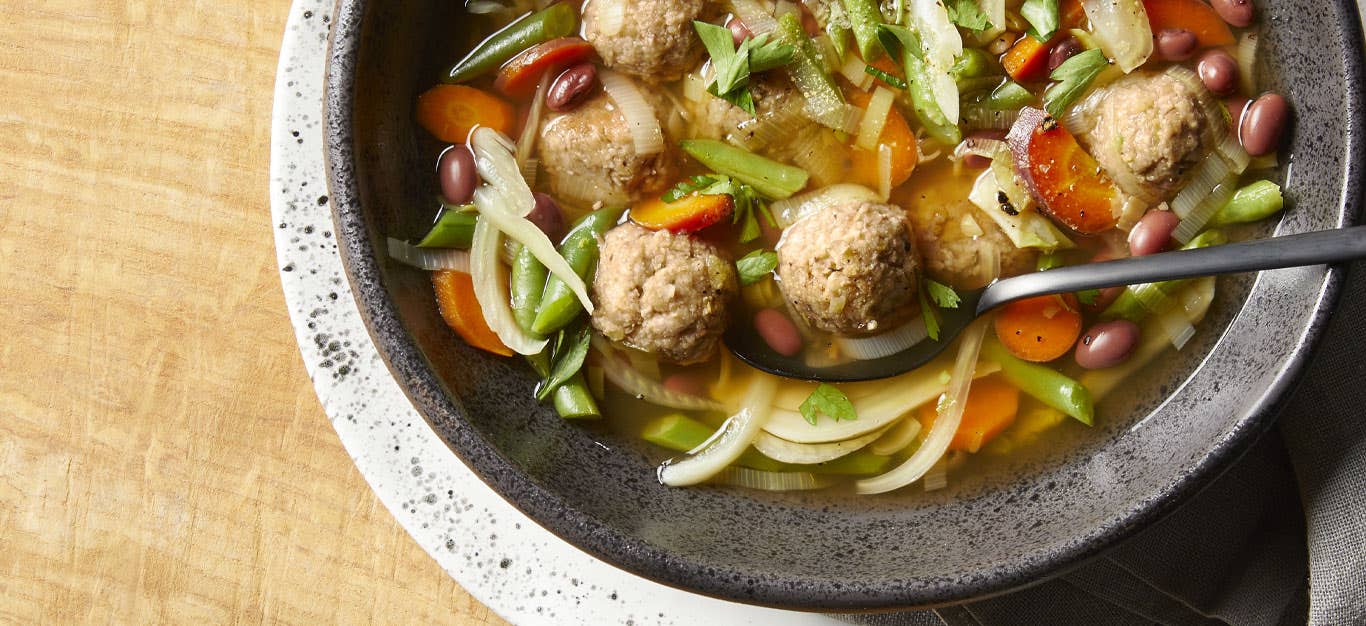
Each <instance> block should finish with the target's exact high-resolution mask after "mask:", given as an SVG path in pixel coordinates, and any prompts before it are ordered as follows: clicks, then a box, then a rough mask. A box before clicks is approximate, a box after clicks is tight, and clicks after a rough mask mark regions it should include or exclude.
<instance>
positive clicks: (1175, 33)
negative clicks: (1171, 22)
mask: <svg viewBox="0 0 1366 626" xmlns="http://www.w3.org/2000/svg"><path fill="white" fill-rule="evenodd" d="M1156 38H1157V52H1158V54H1161V55H1162V58H1164V59H1166V60H1168V61H1185V60H1186V59H1189V58H1191V55H1192V54H1195V48H1196V46H1197V45H1199V43H1200V41H1199V40H1198V39H1196V37H1195V33H1192V32H1190V31H1188V30H1186V29H1184V28H1164V29H1162V30H1160V31H1158V33H1157V35H1156Z"/></svg>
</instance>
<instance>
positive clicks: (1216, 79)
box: [1195, 49, 1238, 96]
mask: <svg viewBox="0 0 1366 626" xmlns="http://www.w3.org/2000/svg"><path fill="white" fill-rule="evenodd" d="M1195 69H1196V71H1198V72H1199V74H1200V82H1202V83H1205V88H1206V89H1208V90H1210V93H1213V94H1214V95H1216V96H1227V95H1229V94H1231V93H1233V90H1234V89H1237V88H1238V62H1237V61H1235V60H1234V59H1233V56H1232V55H1230V54H1229V53H1227V52H1224V51H1223V50H1218V49H1215V50H1210V51H1208V52H1206V53H1204V54H1203V55H1200V62H1199V63H1198V64H1197V65H1196V68H1195Z"/></svg>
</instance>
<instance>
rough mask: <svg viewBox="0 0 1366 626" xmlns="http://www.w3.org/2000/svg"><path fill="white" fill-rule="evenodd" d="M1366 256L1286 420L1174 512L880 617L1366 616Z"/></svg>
mask: <svg viewBox="0 0 1366 626" xmlns="http://www.w3.org/2000/svg"><path fill="white" fill-rule="evenodd" d="M1363 346H1366V263H1357V264H1354V265H1352V266H1351V267H1350V268H1349V270H1348V273H1347V278H1346V281H1345V286H1344V288H1343V294H1342V299H1341V301H1340V303H1339V306H1338V309H1337V312H1336V313H1335V314H1334V315H1333V318H1332V320H1331V321H1330V323H1329V325H1328V328H1327V330H1326V333H1325V335H1324V336H1323V338H1322V341H1321V343H1320V347H1319V350H1318V351H1317V352H1316V353H1315V354H1314V356H1313V357H1312V358H1311V360H1310V363H1309V366H1308V368H1307V369H1306V371H1305V373H1304V375H1303V378H1302V379H1301V380H1302V382H1301V383H1300V385H1299V388H1298V389H1296V390H1295V392H1294V393H1293V395H1292V396H1291V398H1290V400H1289V402H1288V403H1287V405H1286V407H1285V409H1284V410H1283V411H1282V413H1281V415H1280V417H1279V418H1278V422H1277V427H1276V429H1275V430H1273V431H1272V432H1270V433H1268V434H1267V435H1266V436H1264V437H1262V438H1261V440H1259V441H1258V442H1257V443H1256V444H1254V446H1253V447H1252V449H1251V450H1249V451H1248V453H1247V454H1246V455H1244V456H1243V458H1241V459H1240V460H1239V461H1238V462H1237V463H1235V464H1234V466H1233V467H1232V468H1230V469H1229V470H1228V471H1227V472H1226V473H1225V474H1224V475H1223V476H1221V477H1220V478H1219V479H1217V480H1216V481H1214V482H1213V483H1212V484H1211V485H1210V486H1209V487H1208V488H1206V489H1205V490H1204V491H1202V492H1201V493H1200V494H1199V495H1197V496H1196V497H1195V498H1193V499H1192V500H1191V502H1189V503H1188V504H1186V505H1184V506H1182V507H1181V508H1179V509H1178V510H1177V511H1176V512H1174V513H1173V514H1171V515H1170V516H1168V517H1167V518H1165V519H1163V520H1161V521H1159V522H1158V523H1156V524H1154V525H1152V526H1151V527H1149V528H1147V529H1145V530H1143V531H1142V532H1140V533H1139V534H1138V535H1136V536H1134V537H1132V538H1130V539H1128V540H1126V541H1124V542H1122V543H1120V544H1119V545H1117V546H1116V547H1114V548H1112V549H1111V550H1109V551H1107V552H1105V553H1103V554H1102V555H1100V556H1099V557H1096V558H1094V559H1092V560H1091V561H1088V562H1087V563H1086V564H1085V565H1083V566H1081V567H1078V568H1076V569H1073V570H1071V571H1069V572H1067V573H1066V574H1063V575H1062V576H1059V577H1057V578H1054V579H1052V580H1049V581H1047V582H1043V583H1041V584H1039V585H1035V586H1033V587H1030V588H1027V589H1024V590H1021V591H1017V592H1014V593H1010V594H1006V595H1003V596H998V597H995V598H991V599H987V600H980V601H977V602H970V603H967V604H963V605H959V606H953V607H947V608H941V609H937V610H935V611H918V612H911V613H896V614H885V615H850V616H843V617H841V619H843V620H844V621H847V622H850V623H855V624H869V625H872V626H893V625H895V626H902V625H907V626H910V625H914V626H921V625H925V626H940V625H944V624H948V625H950V626H958V625H965V626H966V625H972V626H978V625H980V626H997V625H1002V626H1006V625H1015V624H1021V625H1024V624H1029V625H1035V624H1087V625H1096V626H1104V625H1109V624H1115V625H1127V624H1172V625H1183V626H1184V625H1186V624H1231V625H1237V626H1241V625H1244V624H1247V625H1273V626H1275V625H1282V624H1285V625H1289V624H1304V623H1306V621H1307V622H1308V623H1310V624H1313V625H1314V626H1319V625H1322V626H1329V625H1332V626H1338V625H1342V624H1366V350H1363V349H1362V348H1363Z"/></svg>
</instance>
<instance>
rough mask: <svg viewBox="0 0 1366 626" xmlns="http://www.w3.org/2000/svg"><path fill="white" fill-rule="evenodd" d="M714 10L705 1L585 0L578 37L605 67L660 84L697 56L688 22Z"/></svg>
mask: <svg viewBox="0 0 1366 626" xmlns="http://www.w3.org/2000/svg"><path fill="white" fill-rule="evenodd" d="M714 13H715V11H714V9H713V8H712V7H711V5H710V3H709V2H707V1H706V0H590V1H589V2H588V4H587V6H585V7H584V8H583V37H584V39H587V40H588V42H589V43H591V44H593V47H594V48H596V49H597V51H598V55H599V56H601V57H602V61H603V63H605V64H606V65H607V67H609V68H612V69H614V70H618V71H621V72H623V73H626V74H631V75H632V76H636V77H638V78H640V79H642V80H646V81H649V82H652V83H665V82H670V81H675V80H678V79H680V78H682V77H683V74H685V73H687V71H688V70H689V69H690V68H692V67H693V66H694V65H696V64H697V61H698V59H700V58H702V52H703V48H702V40H701V39H699V38H698V37H697V33H696V32H695V31H694V30H693V25H692V22H693V20H699V19H700V20H702V21H708V20H709V19H710V18H711V17H714V15H713V14H714Z"/></svg>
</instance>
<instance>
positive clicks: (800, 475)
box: [712, 466, 834, 491]
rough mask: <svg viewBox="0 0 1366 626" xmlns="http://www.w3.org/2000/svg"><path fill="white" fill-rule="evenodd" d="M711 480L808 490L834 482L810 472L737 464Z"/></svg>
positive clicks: (764, 488) (751, 486) (765, 488)
mask: <svg viewBox="0 0 1366 626" xmlns="http://www.w3.org/2000/svg"><path fill="white" fill-rule="evenodd" d="M712 482H714V483H716V484H718V485H727V486H730V487H742V488H744V489H757V490H759V491H810V490H812V489H824V488H826V487H829V486H830V485H832V484H834V481H832V480H831V479H830V478H828V477H825V476H817V475H815V474H813V473H811V472H765V471H761V470H757V469H750V468H748V467H738V466H731V467H727V468H726V469H724V470H721V472H720V473H719V474H717V475H716V476H715V477H714V478H713V479H712Z"/></svg>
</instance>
